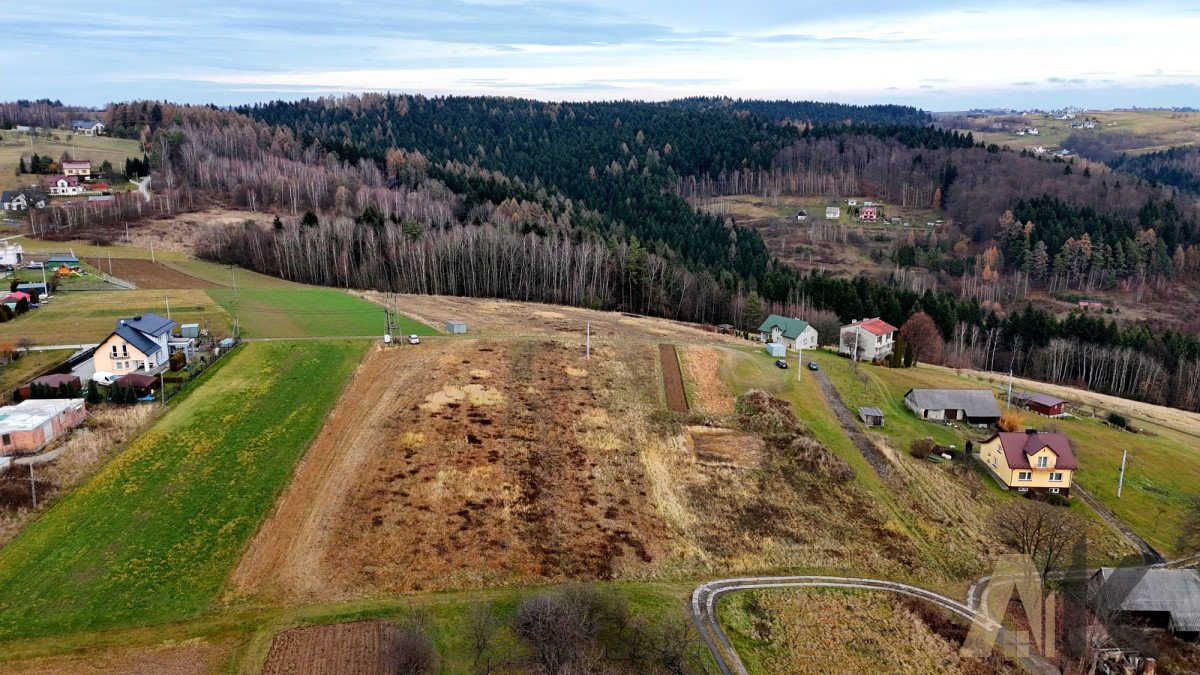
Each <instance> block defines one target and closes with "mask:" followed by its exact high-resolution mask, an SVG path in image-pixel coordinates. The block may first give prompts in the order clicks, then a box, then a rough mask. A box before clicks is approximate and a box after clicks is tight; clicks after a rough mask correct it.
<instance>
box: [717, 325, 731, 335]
mask: <svg viewBox="0 0 1200 675" xmlns="http://www.w3.org/2000/svg"><path fill="white" fill-rule="evenodd" d="M717 332H718V333H720V334H721V335H732V334H733V324H731V323H721V324H717Z"/></svg>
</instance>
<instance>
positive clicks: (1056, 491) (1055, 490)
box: [1050, 488, 1058, 494]
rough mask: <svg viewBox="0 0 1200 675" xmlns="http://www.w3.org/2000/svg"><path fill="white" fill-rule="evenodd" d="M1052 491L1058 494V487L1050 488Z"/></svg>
mask: <svg viewBox="0 0 1200 675" xmlns="http://www.w3.org/2000/svg"><path fill="white" fill-rule="evenodd" d="M1050 492H1051V493H1053V494H1058V488H1050Z"/></svg>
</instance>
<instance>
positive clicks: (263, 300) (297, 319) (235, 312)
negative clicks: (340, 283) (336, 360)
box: [208, 284, 437, 338]
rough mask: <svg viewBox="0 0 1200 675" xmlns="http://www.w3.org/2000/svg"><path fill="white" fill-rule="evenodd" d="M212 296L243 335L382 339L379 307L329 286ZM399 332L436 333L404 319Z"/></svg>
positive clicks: (220, 290)
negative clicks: (237, 323)
mask: <svg viewBox="0 0 1200 675" xmlns="http://www.w3.org/2000/svg"><path fill="white" fill-rule="evenodd" d="M208 295H209V296H210V297H212V299H213V300H215V301H216V302H217V303H219V304H220V305H221V307H222V308H223V309H224V310H225V311H226V312H227V313H228V314H229V315H230V316H236V317H237V318H238V319H239V324H240V326H241V333H242V335H243V336H245V337H273V338H278V337H341V336H367V335H383V333H384V330H385V325H384V318H383V308H382V307H380V306H379V305H375V304H372V303H369V302H367V301H366V300H361V299H359V298H356V297H354V296H352V295H349V294H347V293H343V292H341V291H338V290H334V289H332V288H319V287H315V286H300V285H298V284H297V285H294V287H289V288H238V289H236V290H235V289H233V288H214V289H209V290H208ZM400 327H401V330H403V332H404V334H406V335H407V334H410V333H416V334H417V335H437V331H435V330H433V329H432V328H430V327H429V326H426V325H423V324H421V323H418V322H417V321H415V320H413V319H409V318H407V317H403V318H401V320H400Z"/></svg>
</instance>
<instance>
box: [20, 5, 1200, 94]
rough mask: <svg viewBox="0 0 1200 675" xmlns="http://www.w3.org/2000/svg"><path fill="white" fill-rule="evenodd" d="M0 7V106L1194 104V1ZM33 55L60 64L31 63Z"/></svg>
mask: <svg viewBox="0 0 1200 675" xmlns="http://www.w3.org/2000/svg"><path fill="white" fill-rule="evenodd" d="M12 5H13V6H12V7H10V8H8V9H9V11H8V12H6V14H5V18H6V19H7V26H6V28H7V30H6V39H5V41H4V43H3V44H0V60H3V62H4V63H5V64H7V66H8V67H7V68H6V73H5V81H4V82H3V83H0V98H34V99H36V98H43V97H50V98H56V97H57V98H61V97H62V95H63V94H66V95H67V96H68V97H69V98H71V99H74V100H77V101H88V102H92V103H93V104H99V103H101V102H108V101H114V100H115V101H120V100H131V99H158V100H163V99H165V100H172V101H178V102H183V103H197V104H200V103H212V104H216V105H223V106H224V105H241V104H246V103H252V102H256V101H262V100H270V99H276V98H283V99H293V98H299V97H304V96H319V95H331V94H334V95H335V94H341V93H359V92H364V91H389V90H390V91H412V92H423V93H425V94H427V95H443V94H445V95H450V94H454V95H498V96H504V95H511V96H520V97H526V98H536V99H540V100H628V99H640V100H664V99H672V98H681V97H687V96H695V95H724V96H731V97H741V98H757V99H807V100H816V101H840V102H846V103H854V104H871V103H896V104H902V105H911V106H915V107H918V108H921V109H924V110H930V111H958V110H966V109H970V108H994V107H1011V108H1018V109H1021V108H1032V107H1042V108H1060V107H1063V106H1066V105H1076V106H1079V107H1082V108H1088V109H1110V108H1130V107H1134V106H1137V107H1144V108H1159V107H1175V106H1189V105H1190V106H1196V105H1200V63H1197V61H1196V59H1195V54H1194V46H1193V45H1194V36H1195V35H1200V7H1196V6H1194V5H1192V4H1188V3H1185V2H1182V1H1181V0H1150V1H1148V2H1146V3H1139V4H1138V5H1136V6H1134V5H1131V4H1129V3H1122V2H1114V1H1112V0H1096V1H1095V2H1092V3H1086V4H1084V3H1078V2H1074V1H1071V0H1058V1H1055V0H1050V1H1047V2H1042V3H1038V4H1036V5H1031V6H1022V7H996V6H995V5H994V4H993V3H987V2H983V1H982V0H965V1H953V0H914V1H913V2H910V3H904V5H903V6H898V5H896V3H890V2H887V1H886V0H858V1H856V2H852V3H836V4H831V3H821V2H816V1H815V0H795V1H790V2H784V1H783V0H745V1H744V2H742V3H739V4H737V5H736V6H731V5H728V4H727V3H715V2H705V1H704V0H701V1H700V2H697V3H692V4H690V5H688V6H687V7H686V8H681V7H679V6H678V5H677V4H676V3H664V2H654V1H653V0H650V1H647V0H609V1H608V2H606V3H603V4H600V3H594V2H591V1H588V0H404V1H403V2H401V3H398V4H388V5H380V4H379V3H374V2H367V1H366V0H343V1H342V2H338V3H336V4H335V5H331V4H329V3H325V2H321V1H320V0H294V2H292V3H289V5H288V8H287V11H286V12H280V11H279V10H278V9H277V8H276V7H275V6H274V5H270V4H267V3H265V2H262V0H211V1H210V2H208V3H205V5H203V6H199V5H192V4H187V3H185V4H180V5H177V6H172V7H169V8H164V7H162V6H161V5H159V4H158V3H154V2H150V1H148V0H129V1H128V2H127V3H125V4H123V5H121V6H120V7H119V9H118V10H117V11H112V12H105V13H102V14H95V15H87V16H82V15H80V14H79V13H78V12H76V11H74V9H73V8H71V7H68V6H65V5H54V4H50V5H45V6H34V5H33V4H31V3H24V4H18V3H12ZM50 55H54V59H53V60H52V61H53V62H61V64H62V67H49V68H48V67H47V63H48V60H50V59H48V57H49V56H50Z"/></svg>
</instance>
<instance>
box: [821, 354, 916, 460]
mask: <svg viewBox="0 0 1200 675" xmlns="http://www.w3.org/2000/svg"><path fill="white" fill-rule="evenodd" d="M813 375H814V376H816V379H817V388H818V389H820V390H821V394H823V395H824V396H825V400H826V401H827V402H828V403H829V407H830V409H831V410H833V414H834V415H836V416H837V419H838V422H840V423H841V425H842V430H843V431H845V432H846V435H847V436H849V437H850V440H851V441H852V442H853V443H854V447H856V448H858V451H859V452H861V453H862V455H863V457H865V458H866V460H867V463H869V464H870V465H871V468H873V469H875V473H877V474H879V477H880V478H882V479H883V480H885V481H892V480H896V473H895V471H894V470H893V468H892V464H891V462H889V461H888V460H887V458H886V457H884V456H883V454H881V453H880V452H879V448H877V447H875V444H874V443H872V442H871V439H869V438H867V436H866V434H864V433H863V430H862V425H861V424H860V423H859V420H858V417H856V416H855V415H854V413H852V412H850V408H849V406H847V405H846V402H845V401H844V400H842V395H841V394H840V393H838V390H837V387H834V386H833V383H832V382H830V381H829V376H828V375H826V374H825V371H823V370H817V371H814V372H813Z"/></svg>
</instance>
